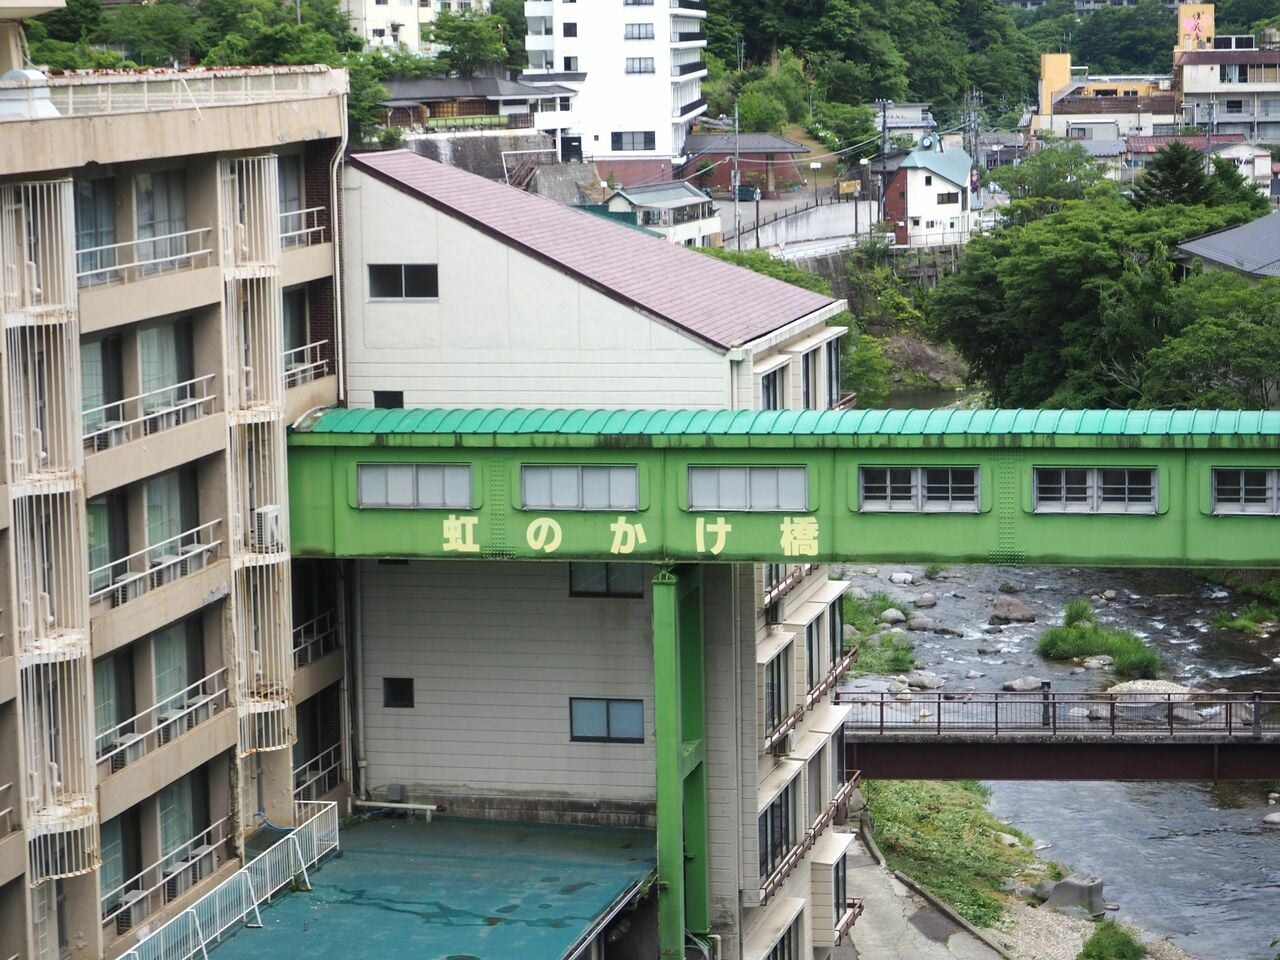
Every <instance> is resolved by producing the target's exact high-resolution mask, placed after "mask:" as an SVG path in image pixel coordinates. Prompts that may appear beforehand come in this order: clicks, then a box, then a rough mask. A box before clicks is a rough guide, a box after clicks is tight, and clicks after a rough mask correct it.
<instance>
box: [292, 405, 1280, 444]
mask: <svg viewBox="0 0 1280 960" xmlns="http://www.w3.org/2000/svg"><path fill="white" fill-rule="evenodd" d="M321 434H326V435H333V434H345V435H375V436H377V435H433V434H434V435H441V434H454V435H461V434H467V435H482V434H483V435H497V434H506V435H513V434H556V435H561V436H565V435H572V436H683V437H688V436H699V437H701V436H708V435H711V436H717V435H718V436H735V435H737V436H743V435H745V436H797V435H799V436H815V437H816V436H920V437H923V436H929V435H951V436H956V435H965V436H1010V435H1036V436H1064V437H1065V436H1072V437H1085V436H1117V437H1119V436H1142V437H1177V436H1188V435H1196V436H1251V437H1256V436H1267V435H1272V436H1275V435H1280V411H1276V410H565V409H554V410H552V409H541V408H539V409H524V408H517V409H485V410H460V409H459V410H448V409H428V410H370V409H333V410H327V411H324V412H323V413H321V414H320V415H318V416H316V417H314V418H312V419H311V420H309V421H306V422H304V423H303V424H301V425H300V426H299V427H298V432H296V433H295V434H294V435H293V437H294V439H293V441H292V442H295V443H300V444H303V445H306V444H307V443H308V440H307V435H321ZM310 442H312V443H323V442H324V441H323V440H322V439H321V438H320V437H319V436H316V439H315V440H312V441H310Z"/></svg>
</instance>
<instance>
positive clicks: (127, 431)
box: [84, 373, 215, 453]
mask: <svg viewBox="0 0 1280 960" xmlns="http://www.w3.org/2000/svg"><path fill="white" fill-rule="evenodd" d="M214 376H215V375H214V374H212V373H210V374H206V375H205V376H203V377H196V378H195V379H194V380H184V381H183V382H182V383H175V384H174V385H173V386H172V387H161V388H159V389H158V390H148V391H147V392H146V393H140V394H138V395H137V396H136V397H125V398H124V399H123V400H113V401H112V402H111V403H104V404H102V405H101V406H98V407H90V408H89V409H88V410H86V411H84V444H85V446H86V447H88V448H90V451H89V452H91V453H92V452H97V451H100V450H109V449H110V448H112V447H118V446H120V445H121V444H122V443H129V442H130V441H133V440H137V439H140V438H141V437H149V436H151V435H152V434H154V433H160V432H162V431H164V430H170V429H172V428H173V427H177V426H181V425H182V424H184V423H190V422H191V421H192V420H197V419H199V418H200V417H203V416H205V415H206V414H208V413H210V412H211V411H212V410H213V400H214V396H213V394H212V393H211V392H210V387H212V386H213V379H214ZM131 413H132V414H133V416H130V414H131Z"/></svg>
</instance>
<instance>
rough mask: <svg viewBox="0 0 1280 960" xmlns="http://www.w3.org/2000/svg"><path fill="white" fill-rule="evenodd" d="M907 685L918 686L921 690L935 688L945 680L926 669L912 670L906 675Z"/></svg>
mask: <svg viewBox="0 0 1280 960" xmlns="http://www.w3.org/2000/svg"><path fill="white" fill-rule="evenodd" d="M906 680H907V686H909V687H918V688H920V689H921V690H937V689H938V688H939V687H940V686H942V685H943V684H944V683H946V682H947V681H946V680H945V679H943V678H942V677H940V676H938V675H937V674H936V673H930V672H929V671H928V670H912V671H911V672H910V673H908V674H907V676H906Z"/></svg>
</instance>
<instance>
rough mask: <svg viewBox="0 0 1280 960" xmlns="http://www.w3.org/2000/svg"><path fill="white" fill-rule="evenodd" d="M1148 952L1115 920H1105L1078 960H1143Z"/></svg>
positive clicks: (1085, 944)
mask: <svg viewBox="0 0 1280 960" xmlns="http://www.w3.org/2000/svg"><path fill="white" fill-rule="evenodd" d="M1146 955H1147V950H1146V948H1145V947H1143V945H1142V944H1141V943H1139V942H1138V941H1137V940H1135V939H1134V938H1133V935H1132V934H1130V933H1129V931H1128V930H1126V929H1125V928H1124V927H1122V926H1120V924H1118V923H1116V922H1115V921H1114V920H1103V921H1102V922H1101V923H1100V924H1098V929H1097V930H1095V931H1093V935H1092V936H1090V937H1089V939H1088V940H1086V941H1085V942H1084V949H1083V950H1081V951H1080V953H1079V954H1078V955H1077V956H1076V960H1142V958H1143V957H1145V956H1146Z"/></svg>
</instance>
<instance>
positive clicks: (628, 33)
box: [622, 23, 653, 40]
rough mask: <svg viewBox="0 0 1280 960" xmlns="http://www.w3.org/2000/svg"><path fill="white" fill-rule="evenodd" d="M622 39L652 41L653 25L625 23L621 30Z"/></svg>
mask: <svg viewBox="0 0 1280 960" xmlns="http://www.w3.org/2000/svg"><path fill="white" fill-rule="evenodd" d="M622 39H624V40H652V39H653V24H652V23H627V24H624V25H623V28H622Z"/></svg>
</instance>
